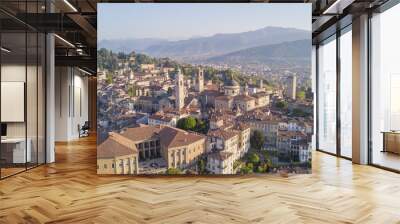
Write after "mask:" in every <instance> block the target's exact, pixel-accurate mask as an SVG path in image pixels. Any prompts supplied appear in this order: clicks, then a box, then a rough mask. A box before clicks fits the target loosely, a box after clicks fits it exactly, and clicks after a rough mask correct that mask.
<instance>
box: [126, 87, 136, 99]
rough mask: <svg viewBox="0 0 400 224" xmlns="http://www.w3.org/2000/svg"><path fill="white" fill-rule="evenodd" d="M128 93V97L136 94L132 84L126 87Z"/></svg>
mask: <svg viewBox="0 0 400 224" xmlns="http://www.w3.org/2000/svg"><path fill="white" fill-rule="evenodd" d="M128 95H129V96H130V97H133V96H136V87H135V86H134V85H132V86H131V87H129V89H128Z"/></svg>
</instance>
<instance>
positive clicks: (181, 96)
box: [175, 68, 185, 110]
mask: <svg viewBox="0 0 400 224" xmlns="http://www.w3.org/2000/svg"><path fill="white" fill-rule="evenodd" d="M175 80H176V87H175V107H176V109H178V110H180V109H182V108H183V106H184V104H185V92H184V90H183V86H184V83H183V75H182V73H181V70H180V69H179V68H178V73H177V74H176V77H175Z"/></svg>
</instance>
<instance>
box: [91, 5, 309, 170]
mask: <svg viewBox="0 0 400 224" xmlns="http://www.w3.org/2000/svg"><path fill="white" fill-rule="evenodd" d="M97 58H98V60H97V69H98V92H97V98H98V146H97V173H98V174H128V175H153V174H154V175H173V174H174V175H176V174H183V175H213V174H216V175H221V174H230V175H232V174H265V173H271V174H277V173H289V174H292V173H293V174H294V173H299V174H304V173H310V172H311V140H312V135H313V132H314V130H313V95H314V93H313V91H312V81H311V4H264V3H248V4H233V3H224V4H222V3H221V4H153V3H140V4H135V3H125V4H112V3H100V4H98V52H97Z"/></svg>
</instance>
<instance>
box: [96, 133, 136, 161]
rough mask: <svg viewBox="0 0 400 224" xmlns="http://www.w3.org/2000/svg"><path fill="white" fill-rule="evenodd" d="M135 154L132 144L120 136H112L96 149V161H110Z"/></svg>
mask: <svg viewBox="0 0 400 224" xmlns="http://www.w3.org/2000/svg"><path fill="white" fill-rule="evenodd" d="M137 153H138V151H137V149H136V147H135V145H134V144H132V142H130V141H129V140H128V139H125V138H123V137H122V136H114V135H112V134H111V135H110V136H109V137H108V138H107V139H106V140H105V141H104V142H103V143H101V144H100V145H99V146H98V147H97V158H98V159H111V158H115V157H119V156H127V155H132V154H137Z"/></svg>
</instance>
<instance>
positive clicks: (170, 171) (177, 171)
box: [165, 168, 182, 175]
mask: <svg viewBox="0 0 400 224" xmlns="http://www.w3.org/2000/svg"><path fill="white" fill-rule="evenodd" d="M165 173H166V174H168V175H176V174H181V173H182V171H181V170H180V169H178V168H168V169H167V171H166V172H165Z"/></svg>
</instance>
